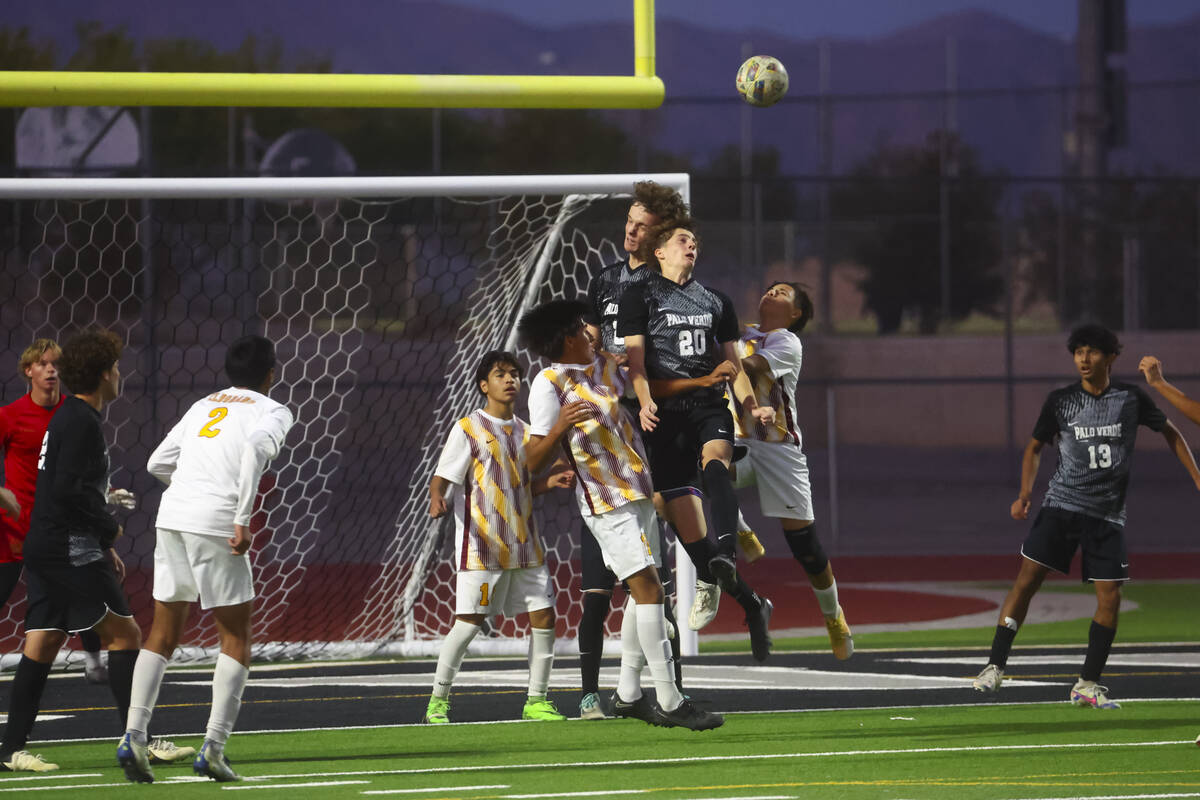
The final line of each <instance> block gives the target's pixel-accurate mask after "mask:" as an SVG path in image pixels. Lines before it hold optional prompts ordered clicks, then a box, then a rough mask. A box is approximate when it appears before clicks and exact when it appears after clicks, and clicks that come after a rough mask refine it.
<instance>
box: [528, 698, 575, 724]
mask: <svg viewBox="0 0 1200 800" xmlns="http://www.w3.org/2000/svg"><path fill="white" fill-rule="evenodd" d="M521 719H539V720H543V721H546V722H557V721H558V720H563V719H566V717H565V716H563V715H562V714H560V713H559V712H558V707H557V706H555V705H554V701H553V700H551V699H549V698H548V697H533V696H530V698H529V699H528V700H526V701H525V709H524V710H523V711H522V712H521Z"/></svg>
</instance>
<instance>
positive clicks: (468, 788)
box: [359, 783, 512, 794]
mask: <svg viewBox="0 0 1200 800" xmlns="http://www.w3.org/2000/svg"><path fill="white" fill-rule="evenodd" d="M511 788H512V786H511V785H510V784H507V783H484V784H480V785H478V786H431V787H429V788H428V789H364V790H363V791H361V792H359V794H421V793H422V792H425V793H428V792H473V791H477V790H479V789H511Z"/></svg>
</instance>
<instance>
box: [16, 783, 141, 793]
mask: <svg viewBox="0 0 1200 800" xmlns="http://www.w3.org/2000/svg"><path fill="white" fill-rule="evenodd" d="M128 785H129V781H121V782H120V783H77V784H74V785H68V786H14V787H12V788H11V789H0V792H57V791H60V790H62V789H104V788H107V787H112V786H128Z"/></svg>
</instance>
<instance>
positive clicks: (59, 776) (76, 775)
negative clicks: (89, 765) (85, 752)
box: [0, 772, 104, 786]
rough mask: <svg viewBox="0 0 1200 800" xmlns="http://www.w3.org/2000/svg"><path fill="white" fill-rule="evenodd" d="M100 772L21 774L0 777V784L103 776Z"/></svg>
mask: <svg viewBox="0 0 1200 800" xmlns="http://www.w3.org/2000/svg"><path fill="white" fill-rule="evenodd" d="M103 777H104V773H102V772H69V773H67V774H63V773H61V772H60V773H58V774H55V775H22V776H21V777H19V778H7V777H6V778H0V786H3V785H4V784H6V783H16V782H18V781H65V780H68V779H69V780H74V779H75V778H103Z"/></svg>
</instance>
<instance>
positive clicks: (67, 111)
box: [16, 106, 142, 175]
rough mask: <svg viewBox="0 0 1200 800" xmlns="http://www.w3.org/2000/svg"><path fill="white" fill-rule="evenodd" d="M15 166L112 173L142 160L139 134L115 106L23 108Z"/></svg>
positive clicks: (57, 171)
mask: <svg viewBox="0 0 1200 800" xmlns="http://www.w3.org/2000/svg"><path fill="white" fill-rule="evenodd" d="M16 140H17V141H16V158H17V168H18V169H23V170H30V171H36V172H44V173H51V174H67V175H69V174H73V173H75V172H88V173H97V172H100V173H102V172H115V171H118V170H124V169H130V168H132V167H136V166H138V164H139V163H140V162H141V149H142V148H141V136H140V135H139V134H138V128H137V124H136V123H135V122H134V121H133V118H132V116H131V115H130V114H129V112H128V111H127V110H126V109H124V108H121V107H119V106H54V107H52V108H27V109H25V110H24V111H23V112H21V116H20V118H19V119H18V120H17V131H16Z"/></svg>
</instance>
